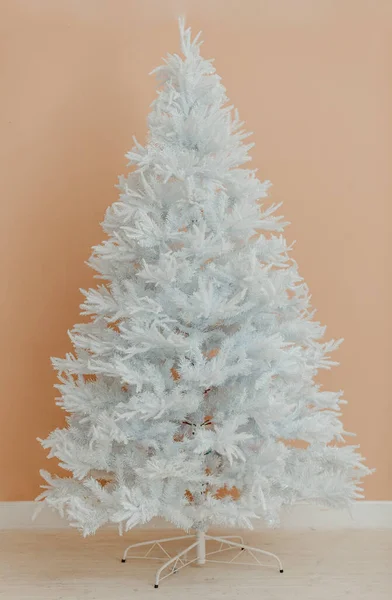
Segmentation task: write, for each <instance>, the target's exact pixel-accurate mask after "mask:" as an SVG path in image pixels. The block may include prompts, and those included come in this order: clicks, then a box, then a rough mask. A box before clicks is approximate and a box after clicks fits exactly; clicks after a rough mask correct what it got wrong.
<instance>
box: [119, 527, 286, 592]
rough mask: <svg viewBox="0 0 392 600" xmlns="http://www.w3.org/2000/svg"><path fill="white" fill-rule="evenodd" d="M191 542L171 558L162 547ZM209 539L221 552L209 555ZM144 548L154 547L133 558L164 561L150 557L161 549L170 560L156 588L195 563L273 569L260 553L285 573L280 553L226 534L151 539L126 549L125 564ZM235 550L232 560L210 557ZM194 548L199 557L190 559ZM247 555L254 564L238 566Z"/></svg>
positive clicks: (203, 533) (164, 565)
mask: <svg viewBox="0 0 392 600" xmlns="http://www.w3.org/2000/svg"><path fill="white" fill-rule="evenodd" d="M190 539H194V540H195V541H194V542H193V543H192V544H190V546H187V548H185V550H181V552H178V553H177V554H176V555H174V556H171V555H170V554H169V552H167V550H166V549H165V548H164V547H163V546H162V544H165V543H166V542H173V541H175V540H190ZM209 540H211V541H215V542H218V543H220V547H219V549H218V550H213V551H211V552H207V553H206V541H209ZM234 540H238V541H234ZM143 546H150V548H149V550H147V552H146V554H144V555H142V556H139V555H137V556H134V555H132V556H130V558H145V559H149V560H162V556H159V557H158V556H150V554H151V552H152V551H153V550H154V548H159V549H160V550H161V551H162V552H163V553H164V555H165V557H167V558H168V560H167V561H166V562H165V563H164V564H163V565H162V566H161V567H160V568H159V569H158V570H157V572H156V575H155V585H154V587H155V588H157V587H158V586H159V582H160V581H162V580H163V579H166V577H169V576H170V575H173V574H174V573H177V571H179V570H180V569H183V568H184V567H186V566H188V565H190V564H191V563H196V564H198V565H204V564H205V563H206V562H215V563H225V564H237V565H250V566H255V565H260V566H262V567H269V568H271V566H272V565H269V564H265V563H262V562H260V561H259V559H258V558H257V554H264V555H266V556H271V557H272V558H273V559H274V560H275V561H276V562H277V563H278V566H279V572H280V573H283V566H282V563H281V561H280V559H279V557H278V556H276V554H272V552H267V551H266V550H261V549H260V548H253V547H251V546H247V545H246V544H244V540H243V539H242V537H241V536H239V535H224V536H221V537H215V536H212V535H207V534H206V533H205V532H204V531H197V532H196V534H195V535H181V536H178V537H170V538H162V539H159V540H150V541H148V542H139V543H137V544H131V545H130V546H128V548H126V550H125V552H124V555H123V557H122V561H121V562H123V563H125V562H126V559H127V554H128V551H129V550H131V548H140V547H143ZM224 546H226V547H224ZM235 548H238V552H237V553H236V554H235V555H234V556H233V557H232V558H231V559H230V560H229V559H227V560H224V559H223V560H214V559H211V558H207V557H208V556H211V555H213V554H218V553H219V552H225V551H226V550H230V549H235ZM193 549H195V551H196V556H195V557H192V558H189V557H188V552H190V551H191V550H193ZM244 552H247V553H248V554H249V555H250V556H251V557H252V558H253V559H254V562H242V561H241V562H237V563H236V562H235V561H236V559H237V558H238V557H239V556H240V555H242V554H243V553H244ZM168 567H170V570H169V572H168V573H166V575H163V576H161V573H162V572H163V571H164V570H165V569H167V568H168Z"/></svg>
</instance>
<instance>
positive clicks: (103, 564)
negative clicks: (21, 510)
mask: <svg viewBox="0 0 392 600" xmlns="http://www.w3.org/2000/svg"><path fill="white" fill-rule="evenodd" d="M216 533H219V532H216ZM225 533H226V534H227V531H225ZM160 534H162V536H163V537H168V536H169V535H172V534H171V532H168V531H167V530H166V531H161V532H157V530H153V531H152V530H149V531H147V530H138V531H133V532H130V533H128V534H126V535H125V536H124V537H122V538H121V537H119V536H118V535H117V534H116V532H115V531H105V532H100V533H99V534H97V535H96V536H94V537H89V538H87V539H83V538H82V537H80V535H79V534H78V533H77V532H75V531H73V530H60V531H42V532H41V531H37V530H30V531H26V532H21V531H4V532H0V598H1V599H4V600H14V599H15V598H17V599H18V600H46V599H50V600H125V599H130V598H136V599H137V600H139V599H140V600H146V599H150V598H151V599H155V600H156V599H157V598H161V599H163V598H164V599H167V598H171V599H173V600H179V599H180V598H181V599H183V600H194V599H195V600H196V599H197V600H210V599H211V600H220V599H223V598H224V599H225V600H231V599H233V600H234V599H241V600H256V599H257V600H259V599H260V600H263V599H265V600H281V599H285V600H296V599H297V598H298V600H299V599H301V600H324V599H328V600H331V599H333V600H340V599H343V598H344V599H345V600H347V599H353V600H365V599H366V600H387V598H388V600H390V599H391V598H392V575H391V573H392V530H389V531H386V530H377V531H376V530H370V531H369V530H361V531H355V530H347V531H327V532H317V531H310V530H307V531H303V532H301V531H268V532H265V533H264V532H263V533H260V532H258V533H254V532H246V533H245V538H246V542H247V543H248V544H251V545H259V546H260V547H263V548H265V549H266V550H269V551H271V552H275V553H277V554H279V556H280V557H281V559H282V561H283V563H284V569H285V572H284V573H283V574H280V573H279V572H278V571H277V570H276V569H274V570H272V569H263V568H261V567H257V566H256V567H245V566H234V565H233V566H225V565H219V564H215V563H210V564H206V565H205V566H204V567H194V566H189V567H186V568H184V569H182V570H181V571H179V572H178V573H176V574H175V575H173V576H171V577H168V578H167V579H166V580H165V581H162V583H161V584H160V586H159V589H154V588H153V583H154V573H155V570H156V569H157V567H158V565H159V564H160V563H158V561H157V562H155V561H140V560H139V561H137V560H129V561H128V562H127V563H125V564H122V563H121V561H120V559H121V555H122V552H123V550H124V548H125V546H126V545H128V544H130V543H132V542H133V541H135V542H136V541H144V540H147V539H153V538H155V537H159V535H160ZM173 535H178V533H174V534H173ZM174 544H177V542H175V543H174ZM180 547H181V546H178V545H177V546H176V545H173V544H172V545H171V546H170V550H172V549H174V548H175V549H179V548H180ZM229 552H232V551H231V550H230V551H229ZM215 558H218V557H215Z"/></svg>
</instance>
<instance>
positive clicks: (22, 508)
mask: <svg viewBox="0 0 392 600" xmlns="http://www.w3.org/2000/svg"><path fill="white" fill-rule="evenodd" d="M36 509H37V504H36V503H34V502H0V529H64V528H68V522H67V521H66V520H65V519H61V517H60V516H59V515H58V514H57V513H56V512H53V511H51V510H50V509H49V508H47V507H44V508H43V509H42V510H41V512H40V513H39V514H38V515H37V517H36V519H35V520H34V521H33V520H32V516H33V514H34V512H35V511H36ZM253 523H254V528H255V530H262V529H265V525H264V524H263V522H262V521H261V520H260V522H258V521H257V520H255V521H254V522H253ZM143 527H144V528H146V529H173V525H172V524H171V523H168V522H167V521H165V520H163V519H159V518H156V519H153V520H152V521H150V522H149V523H147V524H146V525H144V526H143ZM282 528H284V529H317V530H328V529H392V501H370V500H362V501H359V502H356V503H355V504H354V506H353V509H352V511H351V514H350V513H349V512H348V511H346V510H336V509H325V508H320V507H318V506H313V505H305V504H301V505H297V506H294V507H292V508H291V509H290V510H288V511H285V512H284V513H283V515H282Z"/></svg>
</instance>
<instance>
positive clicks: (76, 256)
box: [0, 0, 392, 500]
mask: <svg viewBox="0 0 392 600" xmlns="http://www.w3.org/2000/svg"><path fill="white" fill-rule="evenodd" d="M0 10H1V19H0V20H1V22H2V24H1V25H0V27H1V38H0V39H1V46H2V48H1V59H0V60H1V63H0V64H1V67H0V68H1V73H0V75H1V82H2V91H1V94H0V119H1V123H2V127H1V132H2V133H1V160H0V169H1V171H2V174H1V195H2V200H1V202H2V204H1V208H2V211H1V228H2V231H1V235H0V243H1V246H2V248H1V252H0V258H1V261H2V272H3V275H2V281H3V291H2V295H1V319H2V325H1V346H2V356H1V362H0V366H1V370H2V376H1V384H2V392H1V396H0V410H1V423H0V428H1V431H0V444H1V455H0V460H1V470H0V482H1V484H0V487H1V490H0V500H30V499H32V498H34V497H35V495H36V494H37V493H38V491H39V484H40V479H39V475H38V469H39V468H40V467H48V466H49V463H48V464H47V463H46V459H45V453H44V452H43V451H42V450H41V448H40V447H39V445H38V443H37V442H36V441H35V438H36V436H41V437H45V436H46V435H47V433H48V432H49V431H50V430H51V429H53V428H54V427H55V426H57V425H61V423H62V419H63V414H62V413H61V411H60V409H58V408H57V407H56V406H55V404H54V396H55V391H54V390H53V388H52V385H53V384H54V382H55V376H54V373H53V372H52V369H51V366H50V363H49V356H51V355H54V356H62V355H63V354H64V352H66V351H68V350H70V343H69V341H68V339H67V336H66V331H67V329H68V328H70V327H71V326H72V325H73V324H74V323H75V322H77V321H78V305H79V302H80V301H81V296H80V294H79V291H78V289H79V287H88V286H89V285H91V284H92V283H93V281H92V272H90V270H89V269H88V268H87V267H86V266H85V265H84V261H85V260H86V259H87V258H88V256H89V252H90V247H91V245H93V244H95V243H98V242H99V241H100V240H101V239H102V237H103V235H102V233H101V230H100V227H99V222H100V221H101V220H102V216H103V213H104V210H105V208H106V206H107V205H108V204H110V203H111V202H113V201H114V200H115V198H116V190H115V189H114V187H113V185H114V184H115V183H116V179H117V175H118V174H120V173H121V172H123V171H124V170H125V159H124V158H123V155H124V153H125V152H126V150H127V149H129V148H130V146H131V145H132V134H134V133H135V134H136V136H137V137H138V138H139V139H140V140H143V139H144V136H145V133H146V116H147V113H148V107H149V104H150V102H151V101H152V99H153V98H154V94H155V83H154V81H153V79H152V78H151V77H148V75H147V74H148V72H149V71H150V70H151V69H152V68H153V67H155V66H156V65H157V64H159V63H160V59H161V56H163V55H164V54H165V53H166V52H167V51H177V49H178V33H177V23H176V20H175V18H176V16H177V15H179V14H181V13H182V12H184V13H185V14H186V16H187V20H188V23H189V24H191V25H192V27H193V29H194V31H197V30H198V29H199V28H200V29H202V30H203V33H204V39H205V43H204V46H203V51H204V54H205V56H207V57H215V58H216V63H215V64H216V67H217V69H218V72H219V73H220V75H221V76H222V77H223V82H224V84H225V85H226V87H227V89H228V94H229V96H230V99H231V100H232V102H233V103H234V104H235V105H236V106H237V107H238V109H239V111H240V115H241V116H242V118H244V119H245V120H246V122H247V126H248V128H249V129H250V130H252V131H254V138H253V139H254V141H256V148H255V149H254V150H253V157H254V163H253V164H254V166H258V167H259V168H260V175H261V177H263V178H268V179H271V180H272V181H273V183H274V188H273V197H274V199H275V200H284V214H285V216H286V217H287V218H288V219H289V220H290V221H291V222H292V226H291V227H290V228H289V229H288V230H287V235H288V238H289V239H290V240H293V239H296V240H298V241H297V245H296V248H295V258H296V259H297V261H298V262H299V265H300V269H301V272H302V274H303V276H304V277H305V279H306V280H307V282H308V284H309V286H310V290H311V292H312V294H313V303H314V306H315V307H317V309H318V318H319V319H320V320H321V321H322V322H323V323H326V324H327V325H328V333H329V334H330V336H333V337H335V336H336V337H340V336H343V337H344V338H345V339H346V341H345V343H344V345H343V346H342V348H341V349H340V350H339V352H338V353H337V355H336V358H337V359H338V360H339V361H340V362H341V366H340V367H339V368H337V369H334V370H333V372H331V373H328V374H327V375H326V376H324V377H323V381H324V382H325V383H326V384H327V385H328V386H329V387H330V388H332V389H340V388H343V389H345V392H346V398H347V399H348V400H349V405H348V406H347V408H345V410H344V423H345V427H346V429H347V430H349V431H356V432H357V433H358V437H357V439H358V443H360V444H361V447H362V452H363V454H364V455H365V456H366V457H367V459H368V464H369V465H370V466H372V467H376V468H377V472H376V474H374V475H373V476H372V477H369V478H368V481H366V486H365V490H366V498H367V499H379V500H382V499H389V500H392V475H391V460H392V434H391V423H392V418H391V417H392V410H391V401H390V394H391V384H390V378H391V371H392V368H391V365H390V361H391V359H392V353H391V311H390V306H389V304H390V302H389V300H390V296H391V294H390V292H391V284H390V280H391V271H390V269H389V264H388V260H387V252H388V250H390V248H389V247H390V238H389V237H388V234H389V233H390V229H391V214H390V213H391V210H390V205H391V193H390V192H391V187H392V186H391V175H390V166H391V141H392V135H391V134H392V132H391V100H392V98H391V79H390V72H391V71H390V68H391V58H390V57H391V42H390V41H389V40H390V39H391V35H390V34H391V25H392V4H391V2H390V1H389V0H385V1H384V0H373V1H371V0H367V1H366V0H268V1H267V0H258V1H257V0H232V1H230V0H226V1H223V0H219V1H218V0H215V1H214V0H197V2H196V1H195V2H188V3H184V2H180V1H178V2H170V1H168V0H161V1H159V0H155V2H149V1H145V0H143V1H142V0H140V1H135V0H83V1H81V0H57V1H56V2H53V0H24V1H22V2H21V1H17V0H9V1H7V0H5V1H4V0H2V1H1V2H0ZM388 38H389V39H388ZM388 69H389V73H388Z"/></svg>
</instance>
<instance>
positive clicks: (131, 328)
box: [39, 21, 368, 535]
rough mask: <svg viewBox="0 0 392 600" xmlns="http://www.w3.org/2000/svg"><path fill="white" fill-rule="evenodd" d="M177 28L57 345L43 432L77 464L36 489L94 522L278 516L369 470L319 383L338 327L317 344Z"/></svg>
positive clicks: (212, 89)
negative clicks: (69, 345) (139, 138)
mask: <svg viewBox="0 0 392 600" xmlns="http://www.w3.org/2000/svg"><path fill="white" fill-rule="evenodd" d="M180 33H181V50H182V54H183V57H180V56H179V55H177V54H173V55H169V56H168V57H167V59H166V60H165V63H164V65H162V66H160V67H158V68H157V69H155V74H156V75H157V77H158V81H159V84H160V88H159V92H158V96H157V98H156V100H155V101H154V103H153V105H152V110H151V113H150V115H149V119H148V125H149V136H148V140H147V144H146V145H145V146H141V145H140V144H139V143H137V142H136V141H135V147H134V148H133V149H132V151H131V152H129V153H128V155H127V156H128V158H129V161H130V163H129V164H130V165H133V170H132V171H131V173H130V174H129V175H128V176H122V177H120V181H119V186H118V187H119V188H120V191H121V193H120V197H119V200H118V201H117V202H115V203H114V204H113V205H112V206H111V207H109V208H108V210H107V213H106V216H105V220H104V223H103V229H104V231H105V232H106V234H107V236H108V238H107V240H105V241H104V242H102V244H100V245H99V246H97V247H95V248H94V249H93V254H92V257H91V259H90V265H91V266H92V267H93V268H94V269H95V270H96V271H97V273H98V275H97V276H98V277H100V278H101V279H102V280H103V284H101V285H99V286H98V287H97V288H95V289H89V290H87V291H83V294H84V296H85V300H84V302H83V304H82V305H81V309H82V314H83V315H88V316H89V317H90V320H89V321H88V322H87V323H85V324H80V325H76V326H75V327H74V328H73V330H72V331H71V332H70V337H71V340H72V342H73V346H74V352H73V354H68V355H67V356H66V357H65V358H64V359H57V358H56V359H53V365H54V367H55V368H56V369H57V370H58V372H59V384H58V386H57V387H58V389H59V391H60V398H59V399H58V404H59V405H60V406H61V407H62V408H63V409H64V410H65V411H67V413H69V416H68V418H67V426H66V427H65V428H63V429H56V430H55V431H53V432H52V433H51V434H50V435H49V437H48V438H47V439H46V440H44V441H42V445H43V446H44V448H48V449H49V450H50V453H49V456H50V457H57V459H58V460H59V461H60V465H61V466H62V467H63V468H64V469H66V470H67V471H69V472H70V477H68V478H61V477H52V476H51V475H49V474H48V473H45V472H43V476H44V477H45V479H46V481H47V486H45V488H46V489H45V491H44V492H43V493H42V494H41V496H40V497H39V499H41V500H44V501H45V502H46V503H47V504H48V505H49V506H51V507H54V508H55V509H57V510H59V511H60V513H61V514H63V515H65V516H66V517H67V518H68V519H69V521H70V522H71V524H72V525H73V526H76V527H78V528H80V529H81V530H82V531H83V532H84V534H85V535H87V534H90V533H94V532H95V531H96V530H97V528H98V527H100V526H101V525H103V524H104V523H108V522H114V523H118V524H119V528H120V531H122V530H124V529H125V530H126V529H129V528H131V527H134V526H135V525H138V524H140V523H146V522H147V521H149V520H150V519H151V518H153V517H155V516H161V517H164V518H165V519H167V520H168V521H171V522H172V523H174V525H176V526H178V527H181V528H184V529H190V528H198V529H206V528H208V526H210V525H211V524H215V525H223V526H226V525H227V526H229V525H230V526H232V525H239V526H244V527H251V526H252V519H255V518H262V519H263V520H264V521H265V522H267V523H269V524H277V523H278V522H279V514H280V511H281V508H282V507H283V506H287V505H293V504H295V503H297V502H304V501H305V502H317V503H320V504H323V505H326V506H334V507H341V506H342V507H343V506H347V505H348V504H349V503H350V502H351V501H352V500H354V499H356V498H359V497H360V496H361V494H360V491H361V488H360V487H359V485H360V478H361V477H362V476H363V475H365V474H366V473H367V472H368V469H367V468H366V467H365V466H364V465H363V464H362V458H361V456H360V455H359V454H358V452H357V451H356V446H344V445H342V443H343V442H344V435H345V432H344V430H343V426H342V423H341V421H340V419H339V417H340V412H339V410H340V404H341V403H342V402H343V400H342V394H341V392H326V391H323V390H322V389H321V387H320V385H318V384H317V383H316V382H315V376H316V375H317V373H318V371H319V370H320V369H329V368H330V367H331V366H332V365H334V364H335V363H334V362H332V361H331V360H330V357H329V354H330V352H332V351H333V350H334V349H335V348H336V347H337V346H338V345H339V341H337V342H335V341H328V342H324V341H322V338H323V336H324V333H325V329H324V327H322V326H321V325H320V324H319V323H318V322H317V321H315V320H314V318H313V317H314V314H313V312H312V311H311V308H310V303H309V293H308V288H307V286H306V284H305V283H304V281H303V280H302V278H301V277H300V276H299V274H298V270H297V265H296V263H295V262H294V260H293V259H292V258H291V257H290V250H291V248H290V247H288V246H287V245H286V241H285V239H284V237H283V236H282V231H283V229H284V226H285V223H284V221H283V219H282V217H281V216H277V214H276V209H277V208H278V207H277V206H274V205H273V206H271V205H268V206H264V205H263V204H262V201H263V199H264V198H265V197H266V196H267V190H268V187H269V185H270V184H269V182H268V181H264V182H261V181H259V179H258V178H257V177H256V173H255V171H254V170H248V169H246V168H244V166H243V165H244V163H246V162H247V161H248V160H249V156H248V150H249V149H250V148H251V146H252V144H245V143H244V140H245V138H247V137H248V135H249V134H247V133H246V132H245V131H244V129H243V128H242V126H243V123H242V122H241V121H240V120H239V117H238V114H237V112H236V111H234V110H233V107H232V106H230V105H228V99H227V97H226V91H225V88H224V87H223V85H222V84H221V81H220V77H219V76H218V75H217V74H216V72H215V69H214V67H213V65H212V61H210V60H205V59H203V58H202V57H201V56H200V53H199V48H200V42H199V41H198V37H199V36H197V37H196V38H195V39H194V40H193V41H192V39H191V33H190V30H189V29H185V28H184V23H183V21H180ZM298 442H299V443H298Z"/></svg>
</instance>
